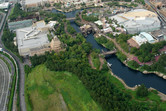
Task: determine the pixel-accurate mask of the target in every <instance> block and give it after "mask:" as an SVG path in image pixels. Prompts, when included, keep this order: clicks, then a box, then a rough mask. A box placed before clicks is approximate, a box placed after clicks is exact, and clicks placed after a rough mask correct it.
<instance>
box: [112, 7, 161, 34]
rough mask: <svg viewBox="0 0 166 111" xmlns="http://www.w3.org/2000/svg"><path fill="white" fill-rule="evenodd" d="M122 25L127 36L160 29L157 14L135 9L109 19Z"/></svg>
mask: <svg viewBox="0 0 166 111" xmlns="http://www.w3.org/2000/svg"><path fill="white" fill-rule="evenodd" d="M110 19H114V20H117V22H118V24H119V25H123V26H124V28H125V29H126V30H127V32H128V33H129V34H135V33H140V32H150V31H154V30H157V29H159V28H160V21H159V19H158V16H157V14H155V13H154V12H151V11H148V10H145V9H135V10H132V11H130V12H127V13H122V14H117V15H115V16H112V17H110Z"/></svg>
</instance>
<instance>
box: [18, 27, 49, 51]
mask: <svg viewBox="0 0 166 111" xmlns="http://www.w3.org/2000/svg"><path fill="white" fill-rule="evenodd" d="M31 30H33V27H26V28H22V29H17V30H16V35H17V44H18V49H22V48H34V47H39V46H41V47H42V46H43V45H44V44H47V43H49V40H48V38H47V33H42V32H39V33H38V34H37V35H35V36H33V38H31V39H25V38H26V37H25V35H26V34H27V33H29V32H30V31H31ZM34 33H35V32H34Z"/></svg>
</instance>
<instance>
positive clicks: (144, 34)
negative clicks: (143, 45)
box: [140, 32, 155, 43]
mask: <svg viewBox="0 0 166 111" xmlns="http://www.w3.org/2000/svg"><path fill="white" fill-rule="evenodd" d="M140 36H143V37H145V38H146V39H147V40H148V42H149V43H154V42H155V40H154V38H153V37H152V36H151V35H150V34H148V33H146V32H141V33H140Z"/></svg>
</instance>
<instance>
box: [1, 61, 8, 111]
mask: <svg viewBox="0 0 166 111" xmlns="http://www.w3.org/2000/svg"><path fill="white" fill-rule="evenodd" d="M9 85H10V73H9V69H8V67H7V65H6V63H5V62H4V61H3V60H1V59H0V111H7V99H8V92H9Z"/></svg>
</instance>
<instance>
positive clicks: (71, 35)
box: [64, 23, 72, 37]
mask: <svg viewBox="0 0 166 111" xmlns="http://www.w3.org/2000/svg"><path fill="white" fill-rule="evenodd" d="M64 25H65V32H66V34H67V35H70V36H71V37H72V35H71V34H70V33H69V32H68V31H67V24H66V23H64Z"/></svg>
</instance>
